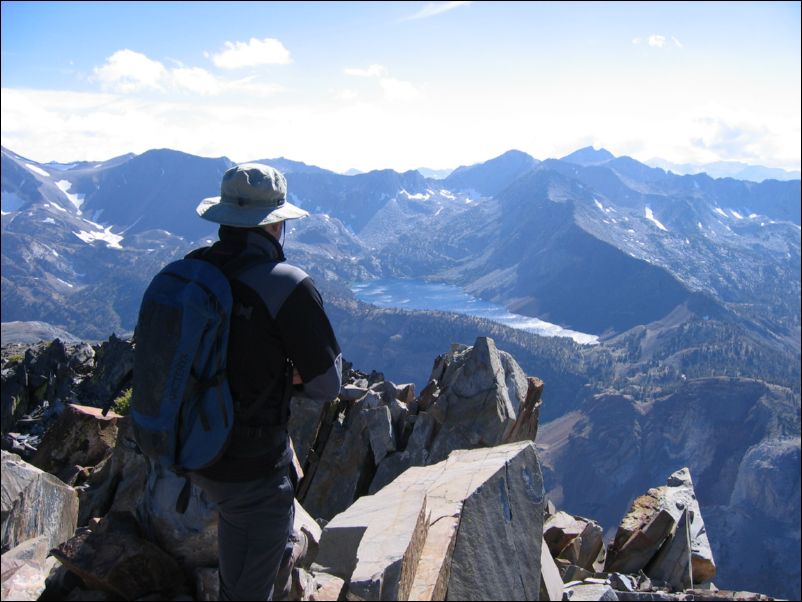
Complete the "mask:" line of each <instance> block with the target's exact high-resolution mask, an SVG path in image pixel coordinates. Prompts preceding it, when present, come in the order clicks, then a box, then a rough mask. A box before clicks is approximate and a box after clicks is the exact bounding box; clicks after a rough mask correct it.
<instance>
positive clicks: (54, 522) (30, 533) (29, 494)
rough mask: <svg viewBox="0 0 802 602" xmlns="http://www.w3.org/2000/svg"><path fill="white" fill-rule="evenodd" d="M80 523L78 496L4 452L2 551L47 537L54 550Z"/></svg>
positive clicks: (59, 482)
mask: <svg viewBox="0 0 802 602" xmlns="http://www.w3.org/2000/svg"><path fill="white" fill-rule="evenodd" d="M77 522H78V495H77V494H76V492H75V490H74V489H73V488H72V487H70V486H68V485H65V484H64V483H63V482H62V481H60V480H59V479H57V478H56V477H54V476H53V475H51V474H48V473H46V472H43V471H42V470H40V469H38V468H36V467H35V466H32V465H30V464H28V463H27V462H25V461H23V460H22V459H21V458H20V457H19V456H17V455H16V454H10V453H8V452H6V451H3V452H2V551H3V552H5V551H7V550H9V549H11V548H13V547H15V546H17V545H19V544H20V543H22V542H24V541H26V540H28V539H32V538H34V537H38V536H40V535H44V536H45V537H46V538H47V542H48V546H50V547H54V546H57V545H58V544H60V543H62V542H64V541H66V540H67V539H68V538H70V537H71V536H72V534H73V532H74V531H75V527H76V525H77Z"/></svg>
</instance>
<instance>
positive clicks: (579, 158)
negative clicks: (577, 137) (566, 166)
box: [560, 146, 615, 165]
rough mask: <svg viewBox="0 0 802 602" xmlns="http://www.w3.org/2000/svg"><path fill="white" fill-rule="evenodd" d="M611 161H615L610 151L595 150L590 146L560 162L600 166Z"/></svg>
mask: <svg viewBox="0 0 802 602" xmlns="http://www.w3.org/2000/svg"><path fill="white" fill-rule="evenodd" d="M611 159H615V155H613V154H612V153H611V152H610V151H608V150H605V149H603V148H600V149H599V150H596V149H595V148H593V147H592V146H586V147H584V148H580V149H579V150H576V151H574V152H572V153H571V154H570V155H566V156H565V157H563V158H562V159H560V161H565V162H566V163H575V164H576V165H601V164H602V163H606V162H607V161H610V160H611Z"/></svg>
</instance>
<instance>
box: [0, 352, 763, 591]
mask: <svg viewBox="0 0 802 602" xmlns="http://www.w3.org/2000/svg"><path fill="white" fill-rule="evenodd" d="M131 354H132V343H131V342H129V341H125V340H121V339H117V338H116V337H115V338H112V339H110V340H108V341H106V342H104V343H101V344H98V345H95V346H91V345H86V344H81V343H69V344H65V343H62V342H61V341H58V340H56V341H53V342H50V343H41V344H38V345H36V346H32V347H22V346H15V347H6V348H4V349H3V364H2V384H3V389H2V390H3V396H2V403H3V452H2V567H3V568H2V596H3V599H4V600H5V599H8V600H12V599H13V600H38V599H42V600H52V599H72V600H78V599H80V600H85V599H92V600H119V599H124V600H189V599H194V600H211V599H216V598H217V595H218V592H217V567H216V564H217V517H216V513H215V512H214V511H213V509H212V508H211V505H210V503H209V502H208V500H206V498H205V496H204V494H203V493H202V492H201V491H200V490H198V489H193V490H192V492H191V495H190V499H189V505H188V508H187V511H186V512H185V513H184V514H177V513H176V512H175V509H174V508H175V500H176V498H177V495H178V492H179V491H180V490H181V487H182V486H183V479H182V478H179V477H178V476H176V475H174V474H172V473H170V472H164V471H157V470H156V469H155V468H154V467H153V466H151V465H150V464H149V463H148V461H147V460H146V458H145V457H144V456H143V455H142V454H141V452H140V451H139V450H138V448H137V446H136V444H135V442H134V440H133V433H132V429H131V423H130V419H129V418H128V416H127V415H126V413H127V400H128V399H130V386H131V380H132V379H131V370H132V363H131V362H130V357H131ZM346 368H347V369H346V370H345V372H344V382H343V386H342V388H341V391H340V394H339V395H338V397H337V398H336V399H334V400H332V401H331V402H329V403H328V404H325V405H323V406H322V407H321V406H320V405H317V404H313V403H312V402H311V401H309V400H306V399H304V398H295V399H293V408H292V421H291V423H290V434H291V437H292V441H293V447H294V449H295V452H296V453H295V462H294V465H295V467H296V471H297V472H298V475H299V477H300V483H299V486H298V489H297V495H296V522H295V528H294V532H293V537H294V538H295V539H296V540H298V541H301V540H306V542H307V545H306V546H305V549H306V552H305V554H304V555H302V556H301V557H300V558H299V559H298V561H297V563H296V564H295V566H294V567H293V568H292V570H291V572H288V573H287V574H286V575H283V576H282V577H281V582H280V583H278V584H277V591H280V592H281V594H280V595H279V596H278V597H279V599H287V600H536V599H541V600H560V599H562V600H565V599H568V600H725V599H738V600H770V599H773V598H771V597H769V596H767V595H763V594H758V593H750V592H745V591H730V590H727V589H724V588H725V587H726V586H727V584H726V582H725V581H722V580H721V579H720V577H721V576H720V574H719V560H718V558H717V557H716V553H715V550H717V549H722V547H721V546H719V547H717V546H716V545H715V539H714V538H715V536H716V534H715V532H708V528H707V524H706V521H705V518H704V517H706V516H707V513H708V510H709V508H708V507H707V506H706V505H705V504H704V503H703V501H702V498H701V497H700V496H699V495H698V493H697V492H698V491H699V490H700V488H701V489H703V488H704V487H705V486H706V485H705V483H703V482H700V481H699V480H696V481H695V480H694V479H693V478H692V476H691V472H690V470H689V469H688V468H687V467H682V466H679V467H676V468H675V469H674V470H673V471H671V472H670V473H668V474H667V475H664V476H663V483H664V484H661V483H660V482H655V483H651V486H650V487H649V489H648V490H647V491H646V492H645V493H643V494H642V495H639V494H641V493H642V491H637V490H629V491H626V492H624V494H625V495H626V496H629V499H630V500H632V501H631V504H630V508H629V510H628V511H625V509H622V513H623V516H622V518H620V520H617V522H616V523H615V524H612V525H611V524H606V523H602V522H599V521H598V520H596V519H594V518H592V517H585V516H581V515H578V514H573V513H571V512H569V511H568V508H571V507H573V506H576V505H578V503H577V502H578V501H579V500H574V499H572V498H571V496H570V495H567V494H568V493H569V491H568V490H566V491H564V492H563V495H561V496H560V495H557V490H556V488H555V486H554V485H553V483H549V482H547V480H546V479H545V477H546V475H547V474H549V473H553V472H554V470H555V466H558V464H555V463H554V456H553V455H552V456H551V457H550V459H549V462H551V465H550V466H548V470H544V469H543V468H542V466H545V465H544V464H543V459H542V458H541V456H542V455H543V451H542V450H543V449H544V447H543V444H538V440H539V439H540V436H539V432H540V431H541V430H543V429H542V428H540V427H539V416H540V410H541V406H542V404H543V401H542V398H541V393H542V391H543V390H544V387H545V386H546V385H547V383H544V382H543V381H542V380H540V379H539V378H537V377H534V376H529V375H527V374H526V373H525V372H524V371H523V370H522V369H521V367H520V366H519V365H518V363H517V361H516V360H515V358H514V357H513V356H512V355H510V354H509V353H506V352H505V351H502V350H500V349H498V348H497V346H496V343H495V341H494V340H493V339H490V338H485V337H480V338H478V339H477V340H476V341H475V342H474V344H473V345H472V346H465V345H453V346H452V347H451V348H450V349H449V350H448V351H446V352H445V353H443V354H442V355H440V356H438V357H437V358H436V359H435V361H434V363H433V368H432V371H431V375H430V378H429V380H428V383H427V385H426V386H425V387H424V388H423V389H422V390H421V391H420V393H418V392H416V390H415V387H414V385H411V384H396V383H394V382H393V381H391V380H389V379H388V378H386V377H385V376H384V374H382V373H379V372H375V371H374V372H372V373H364V372H360V371H359V370H356V369H354V368H353V367H352V366H347V367H346ZM101 406H111V407H112V408H113V409H112V411H110V412H109V413H108V414H107V415H103V413H102V412H101V411H100V410H99V407H101ZM543 428H546V429H547V430H551V434H550V435H549V437H550V438H548V439H546V445H547V446H551V447H550V449H551V450H553V449H554V445H555V442H554V437H555V434H554V433H555V431H554V429H553V427H552V428H549V427H548V425H544V426H543ZM546 455H547V456H548V454H546ZM608 478H609V479H610V483H611V487H612V486H614V485H613V483H614V482H615V478H616V475H608ZM741 490H742V491H748V487H747V485H746V484H743V485H742V486H741V488H740V489H739V491H741ZM549 492H550V493H549ZM549 497H551V498H552V499H549ZM557 498H559V503H560V505H561V506H562V507H563V508H564V509H561V510H558V509H557V508H556V507H555V504H554V499H557ZM620 516H621V515H620ZM734 524H737V522H736V523H734ZM616 527H617V528H616ZM605 531H607V536H605ZM722 545H723V549H724V550H726V549H727V545H728V543H727V542H724V543H723V544H722ZM714 583H716V584H717V585H718V586H719V587H720V588H721V589H719V587H717V586H716V585H714Z"/></svg>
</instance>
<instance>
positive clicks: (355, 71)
mask: <svg viewBox="0 0 802 602" xmlns="http://www.w3.org/2000/svg"><path fill="white" fill-rule="evenodd" d="M345 74H346V75H351V76H353V77H383V76H385V75H387V69H386V68H385V67H384V66H382V65H371V66H370V67H368V68H366V69H359V68H353V67H349V68H347V69H345Z"/></svg>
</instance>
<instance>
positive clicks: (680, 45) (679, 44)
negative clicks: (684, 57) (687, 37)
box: [671, 36, 685, 48]
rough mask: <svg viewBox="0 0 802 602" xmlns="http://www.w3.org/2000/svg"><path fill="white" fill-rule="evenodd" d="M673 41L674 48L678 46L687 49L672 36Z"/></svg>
mask: <svg viewBox="0 0 802 602" xmlns="http://www.w3.org/2000/svg"><path fill="white" fill-rule="evenodd" d="M671 41H673V42H674V46H676V47H677V48H685V46H684V45H683V44H682V42H680V41H679V40H678V39H677V38H675V37H674V36H671Z"/></svg>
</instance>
